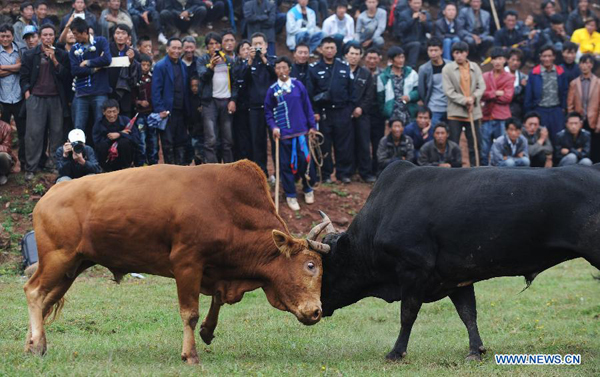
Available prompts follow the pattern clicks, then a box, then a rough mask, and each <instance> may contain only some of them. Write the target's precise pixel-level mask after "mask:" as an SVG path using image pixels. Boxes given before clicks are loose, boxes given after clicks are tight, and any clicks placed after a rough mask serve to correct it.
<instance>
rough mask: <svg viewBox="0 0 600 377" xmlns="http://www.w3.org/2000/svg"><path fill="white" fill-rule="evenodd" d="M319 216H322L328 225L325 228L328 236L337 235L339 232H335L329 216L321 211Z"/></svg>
mask: <svg viewBox="0 0 600 377" xmlns="http://www.w3.org/2000/svg"><path fill="white" fill-rule="evenodd" d="M319 214H321V217H322V218H323V222H325V223H327V224H328V225H327V227H326V228H325V231H326V232H327V234H329V233H337V230H335V228H334V227H333V223H332V222H331V219H330V218H329V216H327V215H326V214H325V212H323V211H319Z"/></svg>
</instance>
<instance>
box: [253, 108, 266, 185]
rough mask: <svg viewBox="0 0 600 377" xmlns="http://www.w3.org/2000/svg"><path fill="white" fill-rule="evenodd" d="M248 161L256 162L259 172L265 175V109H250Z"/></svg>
mask: <svg viewBox="0 0 600 377" xmlns="http://www.w3.org/2000/svg"><path fill="white" fill-rule="evenodd" d="M249 119H250V122H249V126H250V127H249V131H250V143H249V144H248V146H249V150H248V152H249V156H250V160H252V161H254V162H256V163H257V164H258V166H260V168H261V170H262V171H263V172H265V175H267V121H266V120H265V109H263V108H259V109H250V118H249Z"/></svg>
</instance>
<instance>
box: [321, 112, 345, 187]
mask: <svg viewBox="0 0 600 377" xmlns="http://www.w3.org/2000/svg"><path fill="white" fill-rule="evenodd" d="M351 113H352V109H351V108H350V106H346V107H337V108H329V109H325V110H324V111H323V113H322V114H321V122H320V124H319V126H320V131H321V133H323V136H324V142H323V145H322V146H321V149H322V151H323V155H324V156H325V160H324V162H323V178H324V179H327V178H329V177H330V176H331V174H332V173H333V166H334V165H333V156H332V150H331V149H332V147H333V149H334V150H335V176H336V178H337V179H340V180H341V179H342V178H350V177H351V176H352V162H353V156H354V132H353V130H352V122H351V118H350V115H351Z"/></svg>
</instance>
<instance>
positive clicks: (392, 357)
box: [385, 351, 406, 361]
mask: <svg viewBox="0 0 600 377" xmlns="http://www.w3.org/2000/svg"><path fill="white" fill-rule="evenodd" d="M405 357H406V351H404V352H396V351H392V352H390V353H388V354H387V355H386V356H385V359H386V360H387V361H400V360H402V359H403V358H405Z"/></svg>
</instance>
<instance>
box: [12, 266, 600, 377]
mask: <svg viewBox="0 0 600 377" xmlns="http://www.w3.org/2000/svg"><path fill="white" fill-rule="evenodd" d="M597 272H598V270H596V269H594V268H593V267H592V266H590V265H589V264H588V263H587V262H585V261H583V260H577V261H571V262H568V263H565V264H562V265H560V266H557V267H554V268H553V269H551V270H549V271H546V272H544V273H542V274H541V275H540V276H539V277H538V278H537V279H536V280H535V282H534V283H533V285H532V286H531V287H530V288H529V289H528V290H526V291H525V292H523V293H520V294H519V292H520V291H521V289H522V288H523V287H524V285H525V284H524V281H523V279H522V278H501V279H495V280H491V281H486V282H482V283H478V284H477V285H476V293H477V299H478V309H479V328H480V331H481V335H482V338H483V342H484V344H485V345H486V347H487V349H488V353H487V354H486V355H485V357H484V360H483V361H482V362H467V361H465V360H464V358H465V356H466V354H467V352H468V340H467V334H466V330H465V328H464V326H463V324H462V322H461V321H460V319H459V318H458V315H457V314H456V312H455V310H454V307H453V305H452V303H451V302H450V300H449V299H444V300H442V301H439V302H436V303H433V304H426V305H424V307H423V309H422V310H421V313H420V315H419V318H418V320H417V322H416V324H415V327H414V329H413V334H412V337H411V342H410V343H409V354H408V357H407V358H406V359H405V360H404V361H402V362H400V363H389V362H385V361H384V356H385V354H386V353H387V352H388V351H389V350H390V349H391V347H392V345H393V344H394V341H395V339H396V337H397V335H398V330H399V315H398V312H399V304H398V303H395V304H387V303H385V302H383V301H381V300H376V299H366V300H362V301H360V302H359V303H357V304H355V305H353V306H350V307H348V308H345V309H342V310H339V311H337V312H336V313H335V314H334V316H333V317H330V318H325V319H324V320H323V321H321V322H320V323H318V324H317V325H315V326H312V327H305V326H303V325H301V324H300V323H299V322H297V321H296V319H295V317H293V316H292V315H291V314H289V313H284V312H280V311H278V310H275V309H273V308H272V307H270V305H269V304H268V303H267V301H266V298H265V296H264V294H263V293H262V291H260V290H259V291H255V292H251V293H249V294H246V296H245V297H244V299H243V300H242V302H241V303H239V304H236V305H234V306H226V307H224V308H223V310H222V311H221V316H220V323H219V327H218V328H217V331H216V338H215V339H214V341H213V344H212V345H211V346H205V345H204V344H203V343H199V344H198V346H199V348H198V351H199V354H200V358H201V364H200V365H199V366H188V365H185V364H184V363H183V362H182V361H181V360H180V356H179V355H180V350H181V340H182V326H181V320H180V318H179V314H178V307H177V297H176V292H175V283H174V281H173V280H170V279H163V278H157V277H148V278H147V279H145V280H135V279H132V278H130V277H127V278H125V280H124V281H123V283H121V285H116V284H115V283H113V282H111V281H110V280H109V279H108V277H90V276H83V277H81V278H79V279H78V281H77V282H76V283H75V284H74V286H73V287H72V288H71V290H70V291H69V292H68V293H67V300H68V301H67V304H66V305H65V309H64V311H63V314H62V316H61V317H60V318H59V319H58V320H57V321H56V322H55V323H53V324H52V325H50V326H49V327H48V328H47V339H48V345H49V349H48V354H47V355H46V356H45V357H43V358H40V357H33V356H29V355H26V354H24V353H23V342H24V337H25V333H26V329H27V308H26V303H25V297H24V294H23V291H22V285H23V283H24V280H23V278H19V277H15V276H4V277H0V302H1V308H2V310H0V356H1V359H2V362H1V364H0V376H15V375H22V376H31V375H48V376H67V375H68V376H73V375H117V374H118V375H126V376H147V375H168V376H179V375H198V374H200V373H201V374H203V375H220V376H226V375H257V376H264V375H294V376H307V375H309V376H314V375H345V376H354V375H411V376H413V375H419V376H427V375H435V376H439V375H443V376H444V375H449V376H450V375H452V376H455V375H456V376H480V375H511V376H514V375H538V376H542V375H543V376H548V375H550V376H553V375H555V376H558V375H560V376H563V375H581V376H598V375H600V281H597V280H594V279H592V274H597ZM96 273H97V272H96ZM208 303H209V300H208V298H207V297H202V299H201V304H200V305H201V307H200V310H201V312H202V313H206V311H207V309H208V306H207V305H208ZM197 339H198V341H200V340H199V337H198V338H197ZM505 353H536V354H537V353H543V354H561V355H564V354H567V353H570V354H581V357H582V364H581V365H579V366H499V365H496V364H495V362H494V358H493V355H494V354H505Z"/></svg>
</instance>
